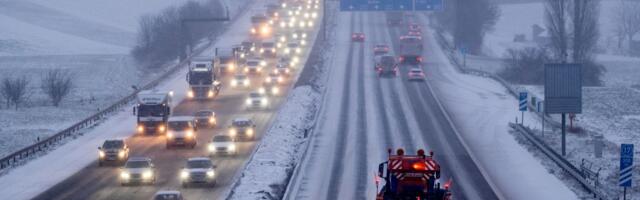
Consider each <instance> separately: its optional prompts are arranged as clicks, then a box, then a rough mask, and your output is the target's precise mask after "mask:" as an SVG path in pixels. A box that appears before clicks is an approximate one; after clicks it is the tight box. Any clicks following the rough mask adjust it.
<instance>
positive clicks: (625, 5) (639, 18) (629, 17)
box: [613, 0, 640, 48]
mask: <svg viewBox="0 0 640 200" xmlns="http://www.w3.org/2000/svg"><path fill="white" fill-rule="evenodd" d="M613 20H614V23H615V24H616V26H615V29H614V31H615V33H616V34H617V35H618V48H622V43H623V41H625V40H626V41H628V42H631V40H632V39H633V36H634V35H636V34H638V33H640V2H633V1H629V0H620V4H619V5H618V7H617V8H616V12H615V15H614V17H613Z"/></svg>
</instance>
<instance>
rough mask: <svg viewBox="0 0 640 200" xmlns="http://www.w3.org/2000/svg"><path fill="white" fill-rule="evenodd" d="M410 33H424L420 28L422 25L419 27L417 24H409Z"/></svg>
mask: <svg viewBox="0 0 640 200" xmlns="http://www.w3.org/2000/svg"><path fill="white" fill-rule="evenodd" d="M409 31H417V32H422V29H421V28H420V25H418V24H416V23H410V24H409Z"/></svg>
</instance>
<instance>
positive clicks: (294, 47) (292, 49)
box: [283, 42, 302, 55]
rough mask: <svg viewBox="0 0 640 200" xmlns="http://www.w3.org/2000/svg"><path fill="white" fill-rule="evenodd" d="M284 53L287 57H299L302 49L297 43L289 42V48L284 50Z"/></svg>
mask: <svg viewBox="0 0 640 200" xmlns="http://www.w3.org/2000/svg"><path fill="white" fill-rule="evenodd" d="M283 53H284V54H285V55H290V54H294V55H298V54H300V53H302V48H301V47H300V45H299V44H298V43H297V42H289V43H287V46H286V47H285V48H284V51H283Z"/></svg>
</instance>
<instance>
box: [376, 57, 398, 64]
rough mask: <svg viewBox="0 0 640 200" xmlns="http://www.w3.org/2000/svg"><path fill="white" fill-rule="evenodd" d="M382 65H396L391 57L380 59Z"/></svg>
mask: <svg viewBox="0 0 640 200" xmlns="http://www.w3.org/2000/svg"><path fill="white" fill-rule="evenodd" d="M380 62H381V64H383V65H393V64H395V63H396V59H395V58H394V57H393V56H384V57H382V58H381V59H380Z"/></svg>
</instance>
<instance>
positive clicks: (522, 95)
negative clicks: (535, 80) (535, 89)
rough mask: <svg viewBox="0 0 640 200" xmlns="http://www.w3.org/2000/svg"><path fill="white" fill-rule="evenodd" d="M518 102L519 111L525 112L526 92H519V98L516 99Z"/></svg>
mask: <svg viewBox="0 0 640 200" xmlns="http://www.w3.org/2000/svg"><path fill="white" fill-rule="evenodd" d="M518 99H519V100H520V101H519V102H520V103H519V106H518V107H519V108H520V109H519V110H520V111H527V92H520V98H518Z"/></svg>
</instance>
